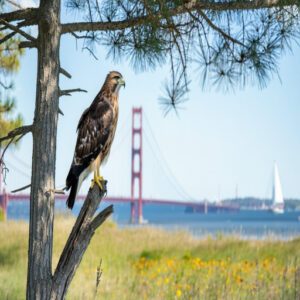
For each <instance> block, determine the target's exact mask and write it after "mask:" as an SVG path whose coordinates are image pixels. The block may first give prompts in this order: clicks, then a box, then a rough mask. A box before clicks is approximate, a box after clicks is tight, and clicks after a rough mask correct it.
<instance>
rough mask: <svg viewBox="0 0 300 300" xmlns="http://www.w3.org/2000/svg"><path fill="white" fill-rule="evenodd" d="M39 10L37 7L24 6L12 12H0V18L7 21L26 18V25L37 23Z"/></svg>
mask: <svg viewBox="0 0 300 300" xmlns="http://www.w3.org/2000/svg"><path fill="white" fill-rule="evenodd" d="M38 12H39V10H38V9H37V8H25V9H20V10H15V11H13V12H9V13H4V14H0V19H3V20H5V21H7V22H11V21H19V20H26V21H27V22H28V23H26V24H28V25H33V24H36V23H37V17H38Z"/></svg>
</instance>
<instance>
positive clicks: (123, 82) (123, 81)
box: [118, 78, 125, 88]
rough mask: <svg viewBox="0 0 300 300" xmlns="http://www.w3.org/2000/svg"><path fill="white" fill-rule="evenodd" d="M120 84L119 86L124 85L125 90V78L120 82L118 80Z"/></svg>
mask: <svg viewBox="0 0 300 300" xmlns="http://www.w3.org/2000/svg"><path fill="white" fill-rule="evenodd" d="M118 84H119V85H121V86H122V85H123V86H124V88H125V80H124V79H123V78H120V79H119V80H118Z"/></svg>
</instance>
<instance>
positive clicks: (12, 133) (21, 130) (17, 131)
mask: <svg viewBox="0 0 300 300" xmlns="http://www.w3.org/2000/svg"><path fill="white" fill-rule="evenodd" d="M32 129H33V125H27V126H22V127H18V128H15V129H14V130H12V131H10V132H9V133H8V135H6V136H4V137H1V138H0V143H1V142H3V141H5V140H9V139H14V138H15V137H17V136H19V135H21V136H24V135H25V134H27V133H28V132H31V131H32Z"/></svg>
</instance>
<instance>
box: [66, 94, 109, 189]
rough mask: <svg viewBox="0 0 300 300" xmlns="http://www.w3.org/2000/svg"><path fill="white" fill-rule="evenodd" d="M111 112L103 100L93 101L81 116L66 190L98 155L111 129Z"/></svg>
mask: <svg viewBox="0 0 300 300" xmlns="http://www.w3.org/2000/svg"><path fill="white" fill-rule="evenodd" d="M112 120H113V110H112V107H111V105H110V104H109V102H108V101H106V99H105V98H103V99H98V100H97V101H96V102H95V101H94V102H93V103H92V105H91V106H90V107H89V108H88V109H86V110H85V111H84V113H83V114H82V116H81V118H80V120H79V123H78V127H77V131H78V136H77V142H76V147H75V153H74V158H73V162H72V165H71V168H70V171H69V174H68V177H67V180H66V185H67V188H70V186H72V185H73V183H75V182H76V181H77V180H78V178H79V176H80V174H81V173H82V172H83V171H84V170H85V169H86V168H87V167H88V166H89V165H90V163H91V162H92V161H93V160H94V159H95V158H96V157H97V156H98V155H99V153H100V152H101V149H102V148H103V146H104V145H105V143H106V141H107V139H108V137H109V133H110V131H111V129H112Z"/></svg>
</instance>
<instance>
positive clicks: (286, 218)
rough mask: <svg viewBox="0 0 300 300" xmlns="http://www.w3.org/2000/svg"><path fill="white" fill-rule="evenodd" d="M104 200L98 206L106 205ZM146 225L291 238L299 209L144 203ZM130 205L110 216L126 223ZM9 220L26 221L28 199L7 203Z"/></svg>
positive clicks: (60, 205) (60, 204)
mask: <svg viewBox="0 0 300 300" xmlns="http://www.w3.org/2000/svg"><path fill="white" fill-rule="evenodd" d="M109 204H110V203H109V202H104V203H103V204H102V205H101V209H103V208H104V207H106V206H108V205H109ZM81 205H82V201H77V202H76V203H75V207H74V210H73V211H72V213H73V214H74V215H77V214H78V212H79V210H80V208H81ZM56 211H57V212H60V213H67V209H66V207H65V203H64V201H57V202H56ZM143 214H144V218H145V219H146V220H147V221H148V224H147V226H158V227H161V228H164V229H167V230H187V231H188V232H190V233H191V234H192V235H193V236H196V237H205V236H207V235H211V236H213V237H218V236H220V235H238V236H240V237H242V238H246V239H251V238H255V239H264V238H275V239H284V240H286V239H291V238H296V237H298V236H300V221H299V220H300V212H285V213H284V214H281V215H276V214H273V213H272V212H269V211H239V212H231V213H208V214H202V213H186V212H185V207H184V206H178V205H158V204H146V205H144V206H143ZM129 218H130V205H129V204H125V203H124V204H114V213H113V216H112V219H113V221H114V222H116V223H117V224H118V225H120V226H126V227H127V226H135V225H129ZM8 219H9V220H28V219H29V202H28V201H24V202H10V203H9V205H8Z"/></svg>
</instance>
